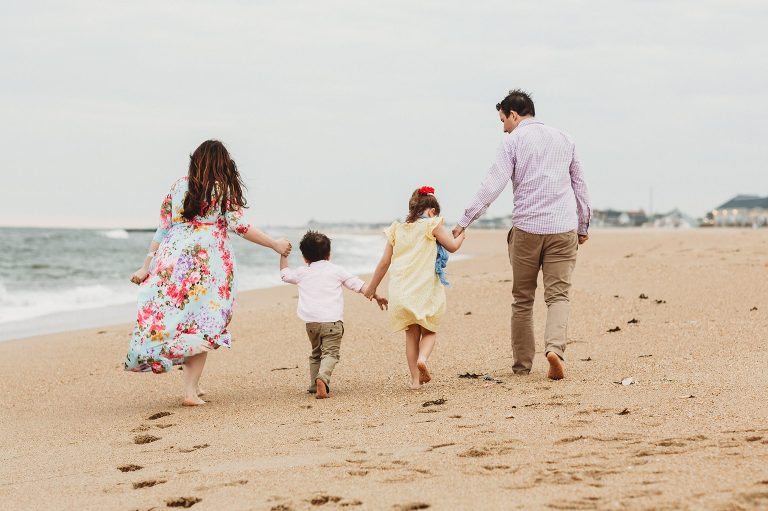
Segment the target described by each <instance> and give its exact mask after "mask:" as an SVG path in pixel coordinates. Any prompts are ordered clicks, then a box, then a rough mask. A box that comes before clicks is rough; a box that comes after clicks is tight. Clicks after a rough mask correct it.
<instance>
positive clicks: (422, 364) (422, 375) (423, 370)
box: [416, 359, 432, 383]
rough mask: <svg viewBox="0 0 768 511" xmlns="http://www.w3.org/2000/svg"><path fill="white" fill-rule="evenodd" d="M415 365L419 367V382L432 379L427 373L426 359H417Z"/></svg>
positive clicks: (427, 381)
mask: <svg viewBox="0 0 768 511" xmlns="http://www.w3.org/2000/svg"><path fill="white" fill-rule="evenodd" d="M416 367H418V368H419V383H429V381H430V380H432V376H430V374H429V368H428V367H427V361H426V360H422V359H419V361H418V362H416Z"/></svg>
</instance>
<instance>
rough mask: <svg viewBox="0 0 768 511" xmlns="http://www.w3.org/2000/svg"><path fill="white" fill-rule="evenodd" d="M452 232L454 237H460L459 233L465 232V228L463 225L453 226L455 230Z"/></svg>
mask: <svg viewBox="0 0 768 511" xmlns="http://www.w3.org/2000/svg"><path fill="white" fill-rule="evenodd" d="M451 232H452V234H453V237H454V238H458V237H459V235H461V233H462V232H464V228H463V227H461V226H460V225H457V226H456V227H454V228H453V231H451Z"/></svg>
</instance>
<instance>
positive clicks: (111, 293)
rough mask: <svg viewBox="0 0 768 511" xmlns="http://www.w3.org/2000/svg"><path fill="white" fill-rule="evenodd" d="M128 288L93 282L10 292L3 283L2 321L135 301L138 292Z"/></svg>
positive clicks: (0, 306) (0, 292) (0, 285)
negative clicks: (49, 288) (48, 288)
mask: <svg viewBox="0 0 768 511" xmlns="http://www.w3.org/2000/svg"><path fill="white" fill-rule="evenodd" d="M128 289H130V288H128ZM128 289H126V290H122V289H119V288H113V287H109V286H104V285H90V286H76V287H73V288H70V289H58V290H53V289H52V290H47V291H9V290H8V289H7V288H6V287H5V286H4V285H3V284H0V323H7V322H10V321H23V320H27V319H31V318H36V317H40V316H46V315H48V314H54V313H57V312H67V311H75V310H81V309H93V308H97V307H105V306H109V305H120V304H126V303H131V302H134V301H135V300H136V292H135V291H129V290H128Z"/></svg>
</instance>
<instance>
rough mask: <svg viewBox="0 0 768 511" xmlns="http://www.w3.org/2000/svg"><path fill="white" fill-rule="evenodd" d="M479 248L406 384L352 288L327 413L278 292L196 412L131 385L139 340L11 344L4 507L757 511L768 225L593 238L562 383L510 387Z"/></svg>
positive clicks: (762, 481) (494, 257)
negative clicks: (426, 363)
mask: <svg viewBox="0 0 768 511" xmlns="http://www.w3.org/2000/svg"><path fill="white" fill-rule="evenodd" d="M469 234H470V235H469V237H468V240H467V242H466V245H465V252H466V253H469V254H472V255H473V256H474V257H473V259H471V260H466V261H459V262H455V263H452V264H451V265H450V266H449V278H450V279H451V280H452V282H453V284H454V285H453V288H452V289H451V290H450V291H449V298H448V300H449V307H448V314H447V316H446V318H445V319H444V322H443V329H442V331H441V332H440V333H439V335H438V341H437V348H436V350H435V353H434V355H433V357H432V360H431V364H430V370H431V372H432V377H433V381H432V382H431V383H429V384H428V385H426V386H425V388H424V389H423V390H420V391H417V392H413V391H409V390H408V389H407V383H408V371H407V367H406V362H405V356H404V341H403V339H402V337H403V335H402V334H391V333H389V332H388V330H387V327H386V316H385V314H384V313H381V312H379V311H378V309H377V308H376V307H375V305H374V304H372V303H369V302H367V301H365V300H364V299H362V298H361V297H359V296H356V295H354V294H351V293H350V294H347V296H346V300H347V308H346V311H347V314H346V322H345V326H346V334H345V337H344V342H343V344H342V357H341V362H340V363H339V365H338V366H337V370H336V372H335V373H334V379H333V382H332V393H331V396H332V397H331V399H326V400H322V401H319V400H315V399H313V398H312V397H311V396H309V395H308V394H306V393H305V389H306V387H307V384H308V376H307V356H308V348H309V343H308V341H307V339H306V335H305V333H304V328H303V325H302V323H301V321H300V320H299V319H298V318H297V317H296V315H295V305H296V289H295V288H293V287H289V286H284V287H281V288H276V289H271V290H263V291H253V292H247V293H241V294H240V295H239V297H238V305H237V307H238V309H237V311H236V313H235V318H234V321H233V324H232V331H233V334H234V339H235V342H234V348H233V349H232V350H230V351H224V350H219V351H217V352H215V353H212V354H211V355H209V357H208V360H209V363H208V365H207V367H206V371H205V374H204V375H203V380H202V384H203V385H204V386H205V387H206V389H207V390H208V396H207V398H208V399H210V403H208V404H206V405H205V406H203V407H199V408H183V407H181V406H180V402H181V399H180V380H181V372H180V371H178V370H174V371H173V372H172V373H171V374H167V375H161V376H157V375H152V374H131V373H125V372H123V371H122V370H121V364H122V359H123V356H124V355H125V350H126V348H127V346H128V337H129V334H130V330H131V325H129V324H124V325H119V326H114V327H109V328H100V329H90V330H83V331H79V332H75V333H64V334H57V335H49V336H45V337H38V338H32V339H26V340H21V341H11V342H5V343H0V383H2V390H3V392H2V397H0V400H1V402H0V404H2V417H0V460H1V461H2V463H0V508H2V509H14V510H16V509H100V510H101V509H116V510H134V509H138V510H148V509H170V507H168V506H169V503H170V504H175V505H178V506H183V505H188V506H189V505H191V506H192V509H194V510H196V511H200V510H214V509H215V510H219V509H228V510H230V509H231V510H262V509H263V510H289V509H294V510H299V509H342V508H343V509H389V510H393V509H400V510H404V509H718V510H738V509H766V508H768V405H767V404H766V397H767V396H768V392H767V391H768V383H767V382H768V379H767V378H766V374H767V373H766V370H765V365H766V361H767V357H766V354H767V351H768V346H767V344H768V341H767V340H766V339H768V333H766V332H768V315H767V313H768V289H767V288H766V282H767V280H768V279H767V277H768V230H758V231H752V230H696V231H683V232H664V231H645V230H628V231H595V232H594V233H593V239H592V240H590V241H589V242H588V243H587V245H585V246H583V247H582V248H581V249H580V251H579V260H578V263H577V268H576V273H575V277H574V280H575V282H574V290H573V294H572V299H573V308H572V316H571V322H570V328H569V340H570V343H569V345H568V350H567V353H566V357H567V359H566V365H565V370H566V376H565V379H563V380H561V381H556V382H554V381H550V380H548V379H547V378H546V370H547V364H546V360H545V358H544V356H543V354H542V353H539V354H538V355H537V358H536V360H535V363H534V370H533V372H532V374H531V375H529V376H523V377H521V376H515V375H513V374H511V371H510V366H511V350H510V342H509V310H510V307H509V303H510V297H511V283H510V281H509V279H510V278H511V272H510V269H509V264H508V261H507V256H506V245H505V242H504V241H505V240H504V238H505V233H503V232H483V231H470V233H469ZM275 265H276V267H277V260H276V261H275ZM641 294H643V295H645V296H647V297H648V299H640V298H639V297H640V295H641ZM657 301H661V303H657ZM754 308H756V309H754ZM544 313H545V306H544V304H543V299H542V297H541V293H539V295H538V296H537V304H536V321H537V335H541V333H542V330H543V317H544ZM633 319H636V320H637V322H636V323H629V322H630V321H631V320H633ZM615 327H619V328H620V330H619V331H616V332H613V333H609V332H608V330H609V329H613V328H615ZM541 347H542V346H541V342H539V349H541ZM464 373H474V374H478V375H481V376H480V378H476V379H475V378H461V377H459V375H460V374H464ZM486 374H487V375H489V376H488V378H490V379H484V377H483V376H482V375H486ZM626 377H631V378H633V379H634V380H636V383H634V384H632V385H626V386H625V385H621V384H617V383H616V382H619V381H621V380H622V379H624V378H626ZM159 412H163V413H165V415H164V416H162V417H159V418H152V417H151V416H152V415H153V414H158V413H159ZM142 442H143V443H142ZM121 469H122V470H121ZM180 499H182V500H180Z"/></svg>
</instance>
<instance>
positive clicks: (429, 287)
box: [384, 216, 445, 332]
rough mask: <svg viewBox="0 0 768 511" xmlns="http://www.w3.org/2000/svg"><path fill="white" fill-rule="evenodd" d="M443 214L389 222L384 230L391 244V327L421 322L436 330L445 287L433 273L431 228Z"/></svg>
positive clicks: (434, 249) (434, 254)
mask: <svg viewBox="0 0 768 511" xmlns="http://www.w3.org/2000/svg"><path fill="white" fill-rule="evenodd" d="M442 223H443V217H439V216H436V217H432V218H420V219H419V220H416V221H415V222H413V223H400V222H393V223H392V225H390V226H389V228H387V229H386V230H385V231H384V233H385V234H386V235H387V238H388V239H389V243H390V244H391V245H392V264H391V265H390V267H389V321H390V325H391V326H392V329H393V331H395V332H400V331H401V330H405V329H406V328H408V326H409V325H414V324H416V325H421V326H422V327H424V328H426V329H427V330H430V331H432V332H437V329H438V325H439V323H440V318H441V317H442V315H443V313H444V312H445V289H444V287H443V285H442V284H441V283H440V279H439V278H438V277H437V274H436V273H435V260H436V259H437V241H436V239H435V236H434V235H433V234H432V231H434V230H435V227H437V226H438V225H440V224H442Z"/></svg>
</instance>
